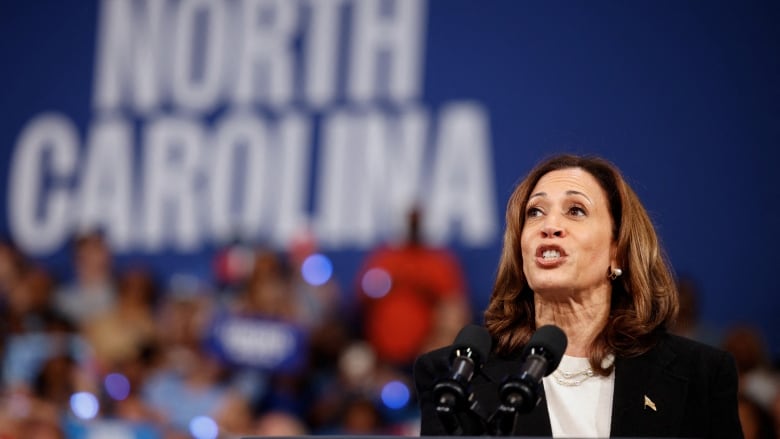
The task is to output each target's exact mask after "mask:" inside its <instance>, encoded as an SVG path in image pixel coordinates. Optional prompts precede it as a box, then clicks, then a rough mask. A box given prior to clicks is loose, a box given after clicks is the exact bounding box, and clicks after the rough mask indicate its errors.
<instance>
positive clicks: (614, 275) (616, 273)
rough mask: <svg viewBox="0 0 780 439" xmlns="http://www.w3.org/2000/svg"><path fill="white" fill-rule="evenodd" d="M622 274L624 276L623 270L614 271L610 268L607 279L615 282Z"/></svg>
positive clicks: (616, 269)
mask: <svg viewBox="0 0 780 439" xmlns="http://www.w3.org/2000/svg"><path fill="white" fill-rule="evenodd" d="M621 274H623V270H621V269H619V268H615V269H614V270H613V269H612V267H609V274H607V277H608V278H609V280H615V279H617V278H618V276H620V275H621Z"/></svg>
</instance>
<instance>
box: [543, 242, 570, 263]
mask: <svg viewBox="0 0 780 439" xmlns="http://www.w3.org/2000/svg"><path fill="white" fill-rule="evenodd" d="M564 256H566V252H565V251H563V249H562V248H560V247H558V246H553V245H545V246H541V247H539V248H538V249H536V257H537V258H540V259H542V260H543V261H555V260H557V259H560V258H562V257H564Z"/></svg>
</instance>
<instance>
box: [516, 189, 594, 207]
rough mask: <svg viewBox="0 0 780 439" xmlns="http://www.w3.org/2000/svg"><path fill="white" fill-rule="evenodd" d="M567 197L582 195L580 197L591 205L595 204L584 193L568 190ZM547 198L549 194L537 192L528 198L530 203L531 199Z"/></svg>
mask: <svg viewBox="0 0 780 439" xmlns="http://www.w3.org/2000/svg"><path fill="white" fill-rule="evenodd" d="M566 195H580V196H582V197H584V198H585V199H586V200H588V202H589V203H591V204H593V200H591V199H590V197H588V196H587V195H585V194H584V193H582V192H580V191H575V190H568V191H566ZM546 196H547V192H537V193H535V194H533V195H531V196H530V197H528V200H529V201H530V200H531V199H533V198H535V197H546Z"/></svg>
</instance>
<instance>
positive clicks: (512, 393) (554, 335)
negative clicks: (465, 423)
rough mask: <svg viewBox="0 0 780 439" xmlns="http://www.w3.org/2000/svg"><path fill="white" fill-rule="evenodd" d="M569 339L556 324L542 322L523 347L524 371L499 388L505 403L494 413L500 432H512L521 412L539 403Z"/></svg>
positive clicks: (502, 402) (492, 419)
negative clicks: (546, 382)
mask: <svg viewBox="0 0 780 439" xmlns="http://www.w3.org/2000/svg"><path fill="white" fill-rule="evenodd" d="M567 343H568V341H567V339H566V334H564V332H563V330H561V328H559V327H557V326H554V325H545V326H542V327H541V328H539V329H538V330H537V331H536V332H535V333H534V335H533V336H531V340H529V341H528V344H526V347H525V349H524V350H523V358H524V360H523V366H522V367H521V368H520V373H519V374H518V375H515V376H510V377H508V378H507V379H506V380H505V381H504V383H503V384H502V385H501V388H500V389H499V399H500V401H501V404H500V405H499V407H498V409H497V410H496V412H495V413H494V414H493V416H492V417H491V422H495V428H496V430H497V431H496V433H497V434H499V435H509V434H511V433H512V432H513V431H514V427H515V422H516V420H517V415H518V414H520V413H527V412H530V411H531V410H533V409H534V407H536V406H537V405H538V404H539V402H540V401H541V400H542V378H544V377H546V376H547V375H549V374H551V373H552V372H553V371H554V370H555V369H556V368H558V364H560V362H561V358H562V357H563V353H564V352H565V351H566V345H567Z"/></svg>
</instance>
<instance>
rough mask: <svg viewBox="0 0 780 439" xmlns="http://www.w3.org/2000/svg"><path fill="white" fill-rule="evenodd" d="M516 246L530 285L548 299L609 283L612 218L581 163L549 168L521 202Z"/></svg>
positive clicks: (601, 193) (612, 257) (612, 261)
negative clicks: (521, 222) (521, 224)
mask: <svg viewBox="0 0 780 439" xmlns="http://www.w3.org/2000/svg"><path fill="white" fill-rule="evenodd" d="M524 215H525V226H524V227H523V230H522V233H521V237H520V246H521V251H522V255H523V272H524V273H525V276H526V279H527V280H528V284H529V286H530V287H531V289H532V290H533V291H534V292H535V293H537V294H541V295H544V296H548V297H550V298H552V297H555V295H559V294H562V295H564V296H571V295H579V294H582V293H586V292H589V291H599V290H602V289H605V288H609V279H608V278H607V273H608V268H609V267H610V265H611V266H612V267H616V266H615V265H614V258H615V249H616V246H615V244H614V242H613V240H612V217H611V215H610V210H609V203H608V201H607V197H606V194H605V193H604V190H603V189H602V188H601V186H600V185H599V183H598V181H597V180H596V179H595V178H594V177H593V176H592V175H591V174H590V173H588V172H587V171H585V170H583V169H581V168H569V169H561V170H557V171H551V172H549V173H547V174H545V175H544V176H542V178H541V179H539V182H538V183H537V184H536V186H535V187H534V189H533V190H532V191H531V196H530V198H529V199H528V204H527V205H526V206H525V212H524Z"/></svg>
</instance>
